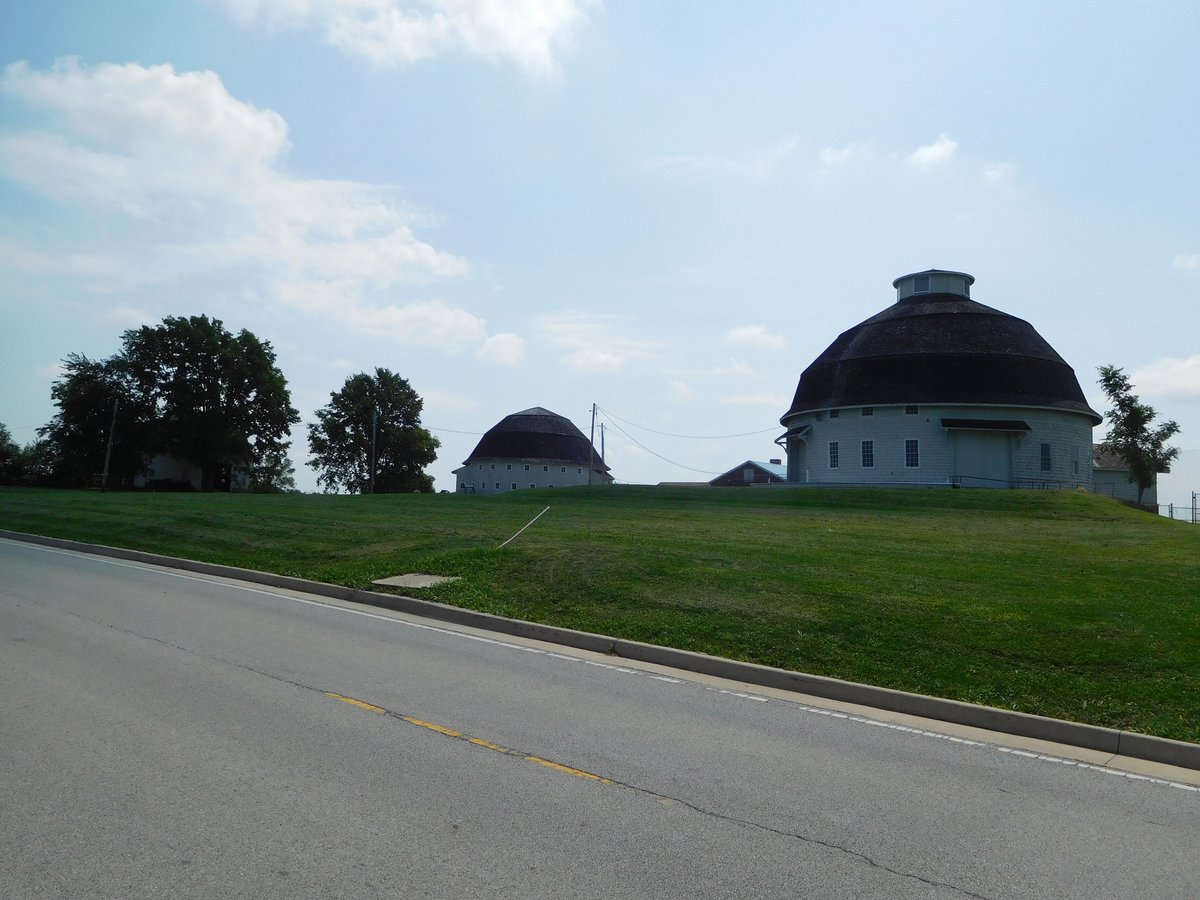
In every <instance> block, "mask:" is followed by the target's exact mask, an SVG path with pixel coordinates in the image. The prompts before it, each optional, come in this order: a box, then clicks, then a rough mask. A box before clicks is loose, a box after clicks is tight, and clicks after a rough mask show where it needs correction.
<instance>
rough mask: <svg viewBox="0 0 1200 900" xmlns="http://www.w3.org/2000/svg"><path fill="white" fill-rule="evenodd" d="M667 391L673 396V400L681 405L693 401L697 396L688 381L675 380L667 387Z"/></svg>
mask: <svg viewBox="0 0 1200 900" xmlns="http://www.w3.org/2000/svg"><path fill="white" fill-rule="evenodd" d="M667 390H668V392H669V393H670V395H671V399H672V400H675V401H678V402H680V403H683V402H686V401H688V400H691V399H692V398H693V397H695V396H696V393H695V391H693V390H692V386H691V385H690V384H688V383H687V382H686V381H680V380H679V379H675V380H673V381H672V382H671V383H670V384H669V385H668V386H667Z"/></svg>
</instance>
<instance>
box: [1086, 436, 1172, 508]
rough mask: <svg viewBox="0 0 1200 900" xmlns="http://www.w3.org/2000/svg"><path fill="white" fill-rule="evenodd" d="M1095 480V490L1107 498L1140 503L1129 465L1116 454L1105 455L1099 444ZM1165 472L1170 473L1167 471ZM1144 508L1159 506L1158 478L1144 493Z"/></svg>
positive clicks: (1096, 449)
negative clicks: (1131, 479) (1131, 478)
mask: <svg viewBox="0 0 1200 900" xmlns="http://www.w3.org/2000/svg"><path fill="white" fill-rule="evenodd" d="M1092 459H1093V463H1094V469H1093V472H1094V475H1093V477H1094V479H1095V486H1094V488H1093V490H1095V492H1096V493H1097V494H1101V495H1102V496H1105V497H1115V498H1116V499H1117V500H1124V501H1125V502H1126V503H1137V502H1138V486H1137V482H1136V481H1130V480H1129V478H1130V475H1131V474H1132V473H1131V472H1130V470H1129V464H1128V463H1126V462H1125V460H1123V459H1121V457H1119V456H1118V455H1117V454H1115V453H1105V452H1104V451H1103V450H1102V449H1100V445H1099V444H1097V445H1096V446H1095V447H1094V448H1093V457H1092ZM1163 471H1164V472H1166V471H1168V470H1166V469H1164V470H1163ZM1142 505H1143V506H1153V507H1157V506H1158V476H1157V475H1155V477H1154V480H1153V481H1152V482H1151V483H1150V487H1148V488H1146V490H1144V491H1143V492H1142Z"/></svg>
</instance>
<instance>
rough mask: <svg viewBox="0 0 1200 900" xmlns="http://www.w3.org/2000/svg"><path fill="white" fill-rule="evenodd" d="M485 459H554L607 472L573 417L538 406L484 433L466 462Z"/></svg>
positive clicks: (501, 421)
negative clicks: (569, 417)
mask: <svg viewBox="0 0 1200 900" xmlns="http://www.w3.org/2000/svg"><path fill="white" fill-rule="evenodd" d="M482 459H553V460H555V461H561V462H569V463H573V464H575V465H584V466H586V465H588V463H589V462H590V463H591V464H592V466H593V468H596V469H600V470H601V471H606V470H607V469H608V466H606V465H605V464H604V460H603V459H601V458H600V454H599V452H593V450H592V444H591V441H589V440H588V439H587V437H586V436H585V435H584V433H583V432H582V431H580V430H579V429H578V428H576V427H575V426H574V424H572V422H571V420H570V419H567V418H565V417H564V416H560V415H558V414H557V413H552V412H550V410H548V409H543V408H542V407H540V406H535V407H533V408H532V409H525V410H522V411H521V412H518V413H513V414H512V415H511V416H505V417H504V418H503V419H501V420H500V423H499V424H498V425H496V426H495V427H494V428H492V429H491V430H490V431H488V432H487V434H485V435H484V436H483V438H482V439H481V440H480V441H479V443H478V444H477V445H476V446H475V449H474V450H472V451H471V455H470V456H469V457H467V459H466V462H467V463H472V462H476V461H478V460H482Z"/></svg>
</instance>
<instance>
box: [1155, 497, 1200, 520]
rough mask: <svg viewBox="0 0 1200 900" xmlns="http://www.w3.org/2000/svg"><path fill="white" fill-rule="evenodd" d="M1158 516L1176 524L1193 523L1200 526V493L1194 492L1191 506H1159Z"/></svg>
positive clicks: (1164, 504) (1165, 504) (1178, 504)
mask: <svg viewBox="0 0 1200 900" xmlns="http://www.w3.org/2000/svg"><path fill="white" fill-rule="evenodd" d="M1158 514H1159V515H1160V516H1166V517H1167V518H1168V519H1173V520H1174V521H1176V522H1191V523H1192V524H1193V525H1200V491H1192V502H1191V504H1190V505H1189V504H1185V503H1160V504H1158Z"/></svg>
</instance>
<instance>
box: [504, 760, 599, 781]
mask: <svg viewBox="0 0 1200 900" xmlns="http://www.w3.org/2000/svg"><path fill="white" fill-rule="evenodd" d="M525 759H526V760H528V761H529V762H531V763H537V764H538V765H539V766H545V767H546V768H548V769H553V770H554V771H555V772H565V773H566V774H568V775H575V776H576V777H578V778H590V779H592V780H593V781H599V782H600V783H601V784H612V781H610V780H609V779H607V778H605V777H604V776H603V775H593V774H592V773H591V772H585V771H583V769H574V768H572V767H571V766H564V765H563V764H562V763H556V762H551V761H550V760H548V759H542V758H541V757H540V756H526V757H525Z"/></svg>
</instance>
